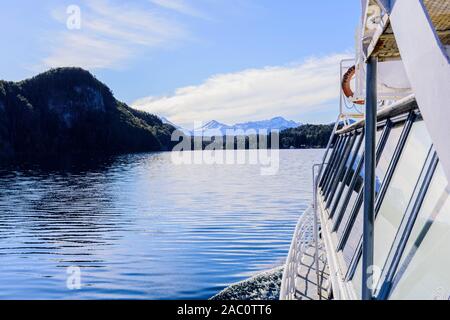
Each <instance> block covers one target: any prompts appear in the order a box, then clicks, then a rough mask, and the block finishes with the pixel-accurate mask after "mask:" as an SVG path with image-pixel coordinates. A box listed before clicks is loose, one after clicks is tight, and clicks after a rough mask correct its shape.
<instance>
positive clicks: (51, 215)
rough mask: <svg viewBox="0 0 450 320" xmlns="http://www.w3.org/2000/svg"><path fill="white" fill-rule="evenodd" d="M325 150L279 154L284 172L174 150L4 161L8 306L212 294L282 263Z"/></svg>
mask: <svg viewBox="0 0 450 320" xmlns="http://www.w3.org/2000/svg"><path fill="white" fill-rule="evenodd" d="M321 154H322V151H320V150H301V151H300V150H299V151H296V150H286V151H282V152H281V155H280V156H281V164H280V172H279V174H278V175H276V176H261V175H260V171H259V167H257V166H251V165H187V166H186V165H184V166H183V165H181V166H179V165H174V164H172V163H171V160H170V154H169V153H154V154H134V155H127V156H120V157H110V158H101V159H98V158H97V159H88V160H86V159H83V160H82V161H81V160H80V159H73V158H72V159H57V161H53V160H55V159H53V160H52V159H46V160H45V161H39V162H29V161H21V162H19V163H4V164H3V165H2V166H1V168H0V286H1V287H2V290H1V291H0V298H20V299H22V298H31V299H37V298H49V299H54V298H67V299H79V298H83V299H84V298H100V299H101V298H142V299H171V298H186V299H192V298H207V297H209V296H211V295H213V294H214V293H215V292H216V291H217V290H220V289H222V288H223V287H225V286H227V285H229V284H230V283H233V282H236V281H239V280H241V279H243V278H245V277H247V276H250V275H252V274H253V273H255V272H257V271H260V270H263V269H265V268H270V267H272V266H274V265H278V264H280V263H282V262H283V260H284V258H285V255H286V253H287V250H288V247H289V243H290V237H291V234H292V232H293V228H294V226H295V221H296V220H297V218H298V215H299V213H300V212H302V210H303V209H304V208H305V207H306V206H307V205H308V203H309V200H310V197H311V190H310V188H311V187H310V185H311V182H310V179H311V177H310V172H311V165H312V164H313V163H314V162H317V161H318V160H319V158H320V156H321ZM69 266H78V267H80V268H81V272H82V280H81V284H82V289H81V290H75V291H71V290H68V289H67V287H66V278H67V274H66V268H67V267H69Z"/></svg>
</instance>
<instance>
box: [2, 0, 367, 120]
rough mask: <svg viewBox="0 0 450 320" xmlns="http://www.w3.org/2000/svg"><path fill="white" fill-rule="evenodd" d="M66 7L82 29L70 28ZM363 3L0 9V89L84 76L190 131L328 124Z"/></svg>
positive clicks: (233, 1) (84, 4)
mask: <svg viewBox="0 0 450 320" xmlns="http://www.w3.org/2000/svg"><path fill="white" fill-rule="evenodd" d="M69 5H77V6H79V8H80V9H81V11H80V12H81V29H75V30H69V29H68V28H67V26H66V22H67V18H68V17H69V15H70V14H68V13H67V12H66V10H67V7H68V6H69ZM359 14H360V1H359V0H345V1H335V0H318V1H306V0H279V1H273V0H134V1H118V0H89V1H88V0H86V1H84V0H70V1H61V0H58V1H54V0H48V1H31V0H17V1H14V2H13V1H9V2H7V3H3V4H2V10H1V11H0V26H1V29H2V30H3V33H2V36H3V39H2V42H3V43H4V45H3V48H2V50H1V51H0V78H1V79H5V80H14V81H15V80H21V79H24V78H27V77H29V76H32V75H34V74H36V73H38V72H41V71H43V70H46V69H48V68H50V67H57V66H72V65H76V66H81V67H84V68H86V69H89V70H90V71H91V72H93V73H94V74H95V75H96V76H97V77H98V78H99V79H100V80H102V81H103V82H105V83H106V84H107V85H108V86H109V87H110V88H111V89H112V90H113V92H114V94H115V95H116V97H117V98H118V99H120V100H122V101H125V102H127V103H129V104H130V105H133V106H135V107H137V108H141V109H144V110H147V111H150V112H154V113H157V114H159V115H164V116H167V117H169V118H170V119H171V120H172V121H174V122H176V123H180V124H183V125H186V126H189V125H190V123H192V122H193V121H207V120H211V119H213V118H214V119H216V120H218V121H223V122H228V123H233V122H239V121H247V120H252V119H253V120H260V119H264V118H268V117H271V116H278V115H281V116H285V117H287V118H290V119H293V120H296V121H300V122H314V123H320V122H329V121H332V120H334V118H335V117H336V112H337V102H338V99H337V96H338V77H337V73H338V61H339V59H341V58H344V57H348V56H350V57H351V56H352V50H353V46H354V35H355V30H356V27H357V23H358V20H359Z"/></svg>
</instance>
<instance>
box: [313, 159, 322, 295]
mask: <svg viewBox="0 0 450 320" xmlns="http://www.w3.org/2000/svg"><path fill="white" fill-rule="evenodd" d="M321 166H322V164H315V165H313V169H312V174H313V210H314V242H315V243H314V245H315V250H314V260H315V268H316V278H317V294H318V295H319V299H320V300H321V299H322V289H321V286H320V278H321V277H320V272H319V217H318V211H317V180H318V179H319V177H318V175H317V176H316V168H317V167H319V168H320V167H321Z"/></svg>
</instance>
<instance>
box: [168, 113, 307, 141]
mask: <svg viewBox="0 0 450 320" xmlns="http://www.w3.org/2000/svg"><path fill="white" fill-rule="evenodd" d="M161 120H162V121H163V122H164V123H168V124H171V125H172V126H174V127H175V128H177V129H178V130H181V131H182V132H184V133H185V134H189V135H194V136H207V137H210V136H218V135H226V134H229V133H230V131H234V130H239V131H241V132H242V131H244V132H247V131H248V130H253V131H255V132H256V133H260V131H264V132H265V133H267V132H269V131H271V130H279V131H282V130H284V129H289V128H297V127H299V126H301V125H302V124H301V123H298V122H295V121H292V120H286V119H284V118H283V117H275V118H272V119H270V120H262V121H250V122H244V123H238V124H235V125H231V126H230V125H227V124H224V123H221V122H218V121H216V120H212V121H209V122H207V123H206V124H204V125H203V126H201V127H200V128H196V129H194V130H192V131H190V130H187V129H184V128H182V127H180V126H177V125H175V124H173V123H172V122H170V121H169V120H168V119H166V118H163V117H162V118H161Z"/></svg>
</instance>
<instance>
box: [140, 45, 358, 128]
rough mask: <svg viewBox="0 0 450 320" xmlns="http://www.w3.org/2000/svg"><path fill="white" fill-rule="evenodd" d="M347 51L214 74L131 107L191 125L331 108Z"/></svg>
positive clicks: (297, 116)
mask: <svg viewBox="0 0 450 320" xmlns="http://www.w3.org/2000/svg"><path fill="white" fill-rule="evenodd" d="M348 56H349V54H347V53H341V54H333V55H329V56H325V57H319V58H317V57H316V58H309V59H307V60H306V61H304V62H302V63H296V64H291V65H287V66H275V67H265V68H262V69H248V70H244V71H241V72H236V73H229V74H219V75H215V76H212V77H210V78H209V79H207V80H206V81H205V82H204V83H202V84H200V85H195V86H189V87H184V88H179V89H177V90H176V92H175V93H174V94H173V95H170V96H163V97H146V98H142V99H139V100H137V101H135V102H134V103H133V104H132V105H133V107H134V108H137V109H141V110H145V111H148V112H152V113H155V114H158V115H161V116H165V117H167V118H169V119H170V120H171V121H173V122H175V123H178V124H181V125H184V126H187V127H192V124H193V123H194V121H203V122H204V121H209V120H212V119H214V120H218V121H221V122H225V123H235V122H238V121H249V120H255V119H265V118H269V117H273V116H278V115H282V116H286V117H290V118H292V119H294V120H300V121H301V115H302V114H305V113H308V112H313V111H321V112H323V111H324V110H326V109H329V108H330V106H332V107H334V108H337V106H336V105H334V102H336V101H337V100H338V95H339V61H340V60H341V59H344V58H347V57H348Z"/></svg>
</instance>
